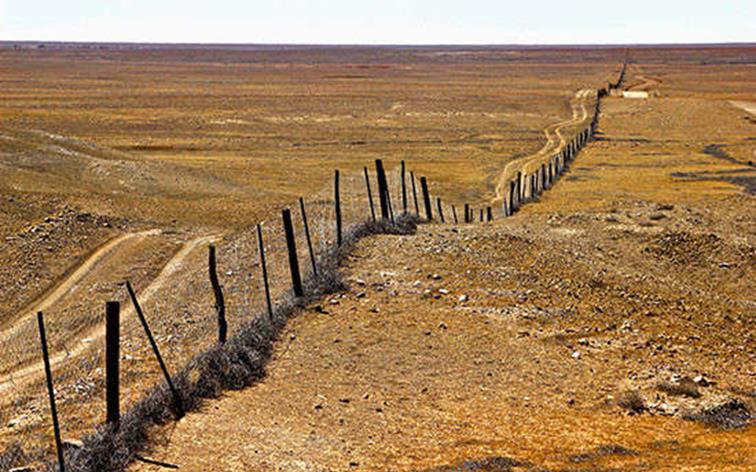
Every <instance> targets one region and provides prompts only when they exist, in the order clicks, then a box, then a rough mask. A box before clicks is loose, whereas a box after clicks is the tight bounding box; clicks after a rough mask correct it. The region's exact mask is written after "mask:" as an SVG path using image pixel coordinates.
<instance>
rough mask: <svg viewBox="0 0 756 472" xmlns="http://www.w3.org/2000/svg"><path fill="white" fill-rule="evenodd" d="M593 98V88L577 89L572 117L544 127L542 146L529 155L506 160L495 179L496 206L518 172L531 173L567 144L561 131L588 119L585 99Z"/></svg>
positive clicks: (502, 200) (503, 197) (494, 204)
mask: <svg viewBox="0 0 756 472" xmlns="http://www.w3.org/2000/svg"><path fill="white" fill-rule="evenodd" d="M591 97H593V98H591ZM590 99H593V100H595V91H594V90H585V89H584V90H579V91H578V92H577V93H576V94H575V96H574V97H573V98H572V99H571V100H570V107H571V108H572V117H570V118H569V119H567V120H564V121H560V122H558V123H554V124H551V125H549V126H547V127H546V128H544V130H543V134H544V136H545V137H546V143H545V144H544V145H543V147H542V148H541V149H540V150H539V151H538V152H536V153H535V154H531V155H529V156H526V157H523V158H520V159H515V160H512V161H510V162H508V163H507V164H506V165H505V166H504V169H503V170H502V171H501V174H500V175H499V177H498V179H497V182H498V183H497V184H496V189H495V194H496V196H495V197H494V199H493V200H492V201H491V203H492V205H493V206H494V207H496V208H498V207H500V206H501V204H502V202H504V200H505V199H506V195H507V192H508V191H509V190H508V186H509V182H510V181H511V180H512V179H513V178H515V177H516V175H517V173H518V172H523V173H533V172H535V171H536V170H538V169H539V168H540V167H541V165H542V164H544V163H545V162H548V160H549V159H550V158H552V157H553V156H554V155H555V154H557V153H558V152H560V151H561V150H562V149H564V147H565V146H566V145H567V141H568V139H569V137H566V136H565V135H564V133H563V131H564V130H565V129H567V128H571V127H574V126H576V125H578V124H580V123H583V122H584V121H585V120H587V119H588V110H587V109H586V103H585V102H586V100H590Z"/></svg>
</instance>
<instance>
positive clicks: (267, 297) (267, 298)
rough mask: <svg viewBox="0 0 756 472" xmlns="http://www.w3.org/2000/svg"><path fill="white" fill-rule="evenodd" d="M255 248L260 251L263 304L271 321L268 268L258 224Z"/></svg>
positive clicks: (271, 310)
mask: <svg viewBox="0 0 756 472" xmlns="http://www.w3.org/2000/svg"><path fill="white" fill-rule="evenodd" d="M257 247H258V248H259V250H260V265H261V266H262V276H263V285H264V287H265V302H266V303H267V305H268V319H269V320H271V321H273V303H272V302H271V300H270V285H269V284H268V266H267V264H266V262H265V244H264V243H263V235H262V226H261V225H260V223H258V224H257Z"/></svg>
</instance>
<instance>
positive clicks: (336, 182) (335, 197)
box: [333, 169, 342, 247]
mask: <svg viewBox="0 0 756 472" xmlns="http://www.w3.org/2000/svg"><path fill="white" fill-rule="evenodd" d="M333 202H334V205H335V207H336V208H335V209H336V245H337V246H339V247H341V242H342V241H341V237H342V236H341V194H340V192H339V171H338V169H337V170H336V171H335V172H334V176H333Z"/></svg>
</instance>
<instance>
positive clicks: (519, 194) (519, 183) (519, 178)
mask: <svg viewBox="0 0 756 472" xmlns="http://www.w3.org/2000/svg"><path fill="white" fill-rule="evenodd" d="M522 200H523V190H522V172H518V173H517V206H518V207H519V206H520V202H522Z"/></svg>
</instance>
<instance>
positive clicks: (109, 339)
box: [105, 302, 121, 426]
mask: <svg viewBox="0 0 756 472" xmlns="http://www.w3.org/2000/svg"><path fill="white" fill-rule="evenodd" d="M120 312H121V304H120V303H118V302H107V304H106V305H105V392H106V393H105V403H106V405H107V422H108V423H109V424H111V425H114V426H117V425H118V422H119V421H120V420H121V409H120V403H119V396H120V395H119V388H120V385H119V383H120V379H119V367H118V364H119V362H120V357H121V353H120V351H121V348H120V344H119V338H120Z"/></svg>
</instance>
